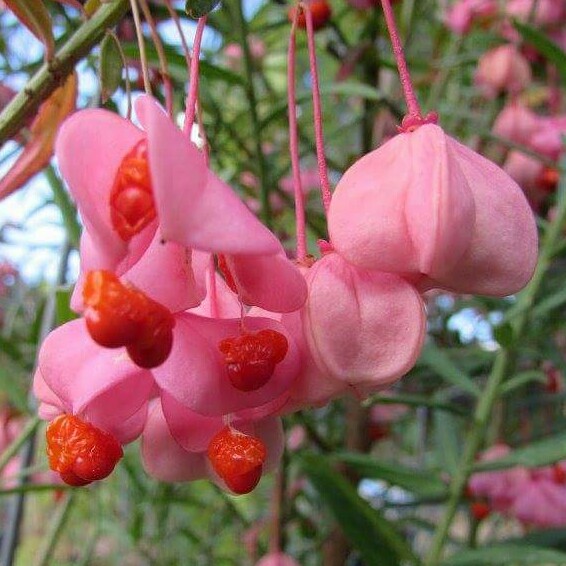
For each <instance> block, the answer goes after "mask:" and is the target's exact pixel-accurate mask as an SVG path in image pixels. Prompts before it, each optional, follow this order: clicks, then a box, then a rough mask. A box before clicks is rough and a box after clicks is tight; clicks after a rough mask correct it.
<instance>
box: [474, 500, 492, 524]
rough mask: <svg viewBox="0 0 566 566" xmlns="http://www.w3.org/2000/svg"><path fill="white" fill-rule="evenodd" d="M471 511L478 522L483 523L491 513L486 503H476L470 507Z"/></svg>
mask: <svg viewBox="0 0 566 566" xmlns="http://www.w3.org/2000/svg"><path fill="white" fill-rule="evenodd" d="M470 511H471V512H472V516H473V517H474V519H475V520H476V521H483V520H484V519H485V518H486V517H487V516H488V515H489V514H490V513H491V509H490V508H489V505H488V504H487V503H486V502H485V501H474V502H473V503H472V504H471V505H470Z"/></svg>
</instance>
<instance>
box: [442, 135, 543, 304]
mask: <svg viewBox="0 0 566 566" xmlns="http://www.w3.org/2000/svg"><path fill="white" fill-rule="evenodd" d="M449 145H450V147H451V150H452V151H453V154H454V156H455V158H456V159H457V161H458V163H459V165H460V167H461V169H462V171H463V173H464V176H465V177H466V179H467V181H468V184H469V186H470V187H471V188H472V191H473V195H474V201H475V204H476V221H475V225H474V230H473V235H472V241H471V242H470V245H469V247H468V249H467V250H466V252H465V253H464V255H463V256H462V258H461V259H460V261H458V263H457V265H455V266H454V267H453V268H452V269H451V270H446V271H440V272H439V273H438V278H436V283H435V284H433V285H432V286H439V287H442V288H446V289H449V290H452V291H455V292H458V293H475V294H479V295H491V296H496V297H499V296H505V295H510V294H513V293H516V292H518V291H520V290H521V289H522V288H523V287H524V286H525V285H526V284H527V283H528V282H529V281H530V279H531V277H532V275H533V272H534V269H535V267H536V262H537V254H538V235H537V227H536V223H535V219H534V216H533V213H532V211H531V207H530V206H529V203H528V202H527V199H526V198H525V195H524V194H523V192H522V191H521V189H520V187H518V186H517V184H516V183H515V182H514V181H513V180H512V179H511V178H510V177H509V176H508V175H507V174H506V173H505V171H503V170H502V169H501V168H500V167H498V166H497V165H495V163H493V162H491V161H489V160H488V159H486V158H485V157H482V156H481V155H479V154H477V153H475V152H474V151H472V150H471V149H470V148H468V147H466V146H464V145H462V144H460V143H458V142H457V141H456V140H454V139H451V138H449ZM433 279H435V278H434V277H433Z"/></svg>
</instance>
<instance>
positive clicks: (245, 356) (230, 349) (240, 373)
mask: <svg viewBox="0 0 566 566" xmlns="http://www.w3.org/2000/svg"><path fill="white" fill-rule="evenodd" d="M218 348H219V350H220V351H221V352H222V353H223V354H224V360H225V362H226V371H227V373H228V378H229V379H230V382H231V383H232V385H233V386H234V387H235V388H236V389H239V390H240V391H255V390H256V389H259V388H260V387H263V386H264V385H265V384H266V383H267V382H268V381H269V379H270V378H271V376H272V375H273V372H274V371H275V366H276V365H277V364H278V363H280V362H282V361H283V359H284V358H285V356H286V355H287V350H288V349H289V343H288V341H287V338H285V336H283V334H281V333H280V332H277V331H276V330H271V329H266V330H260V331H259V332H246V333H244V334H242V335H241V336H236V337H233V338H226V339H224V340H222V342H220V344H219V345H218Z"/></svg>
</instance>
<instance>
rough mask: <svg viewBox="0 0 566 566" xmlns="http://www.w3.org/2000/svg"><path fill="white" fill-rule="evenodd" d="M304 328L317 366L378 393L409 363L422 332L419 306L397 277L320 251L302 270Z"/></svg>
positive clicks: (415, 294)
mask: <svg viewBox="0 0 566 566" xmlns="http://www.w3.org/2000/svg"><path fill="white" fill-rule="evenodd" d="M307 280H308V281H309V298H308V301H307V303H306V305H305V307H304V309H305V310H304V317H303V324H304V332H305V335H306V340H307V343H308V346H309V350H310V352H311V354H312V356H313V359H314V361H315V362H316V364H317V365H318V367H319V368H320V369H321V370H323V371H324V372H326V373H327V374H328V375H329V376H330V377H331V378H333V379H335V380H338V381H342V382H345V383H348V384H349V385H351V386H353V387H354V388H356V386H358V385H359V386H362V387H363V388H364V391H365V392H367V391H368V389H370V390H372V391H378V390H381V389H384V388H386V387H388V386H389V385H391V384H392V383H393V382H395V381H396V380H397V379H399V378H400V377H401V376H403V375H404V374H405V373H407V372H408V371H409V370H410V369H411V368H412V366H413V365H414V363H415V361H416V359H417V357H418V355H419V353H420V350H421V347H422V344H423V340H424V336H425V324H426V317H425V312H424V305H423V302H422V299H421V297H420V295H419V293H418V292H417V290H416V289H415V288H414V287H413V286H412V285H411V284H409V283H407V282H406V281H405V280H404V279H402V278H401V277H399V276H397V275H393V274H388V273H379V272H374V271H369V270H364V269H360V268H357V267H355V266H352V265H351V264H349V263H348V262H346V261H345V260H344V259H342V258H341V257H340V255H338V254H337V253H330V254H327V255H325V256H324V257H323V258H322V259H321V260H320V261H318V262H317V263H315V265H314V266H313V267H311V269H310V271H309V273H308V274H307Z"/></svg>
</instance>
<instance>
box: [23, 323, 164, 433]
mask: <svg viewBox="0 0 566 566" xmlns="http://www.w3.org/2000/svg"><path fill="white" fill-rule="evenodd" d="M153 387H154V382H153V378H152V376H151V373H150V372H149V371H147V370H143V369H141V368H139V367H137V366H136V365H135V364H134V363H133V362H132V361H131V360H130V359H129V358H128V356H126V355H125V353H123V354H119V353H118V354H117V353H116V351H113V350H109V349H106V348H102V347H100V346H98V345H97V344H96V343H95V342H93V341H92V339H91V338H90V336H89V334H88V331H87V329H86V325H85V323H84V320H82V319H80V320H74V321H72V322H68V323H67V324H64V325H63V326H60V327H59V328H57V329H56V330H54V331H53V332H51V334H49V336H48V337H47V338H46V340H45V341H44V342H43V344H42V346H41V349H40V352H39V362H38V369H37V371H36V374H35V376H34V393H35V395H36V396H37V397H38V399H39V400H40V401H41V402H42V405H44V411H45V412H44V415H45V416H47V415H53V414H55V413H56V412H57V410H60V411H61V412H65V413H69V414H74V415H81V416H82V417H84V418H86V419H87V420H88V421H89V422H91V423H92V424H93V425H94V426H97V427H98V428H101V429H102V430H104V431H106V432H109V433H111V434H112V435H113V436H115V437H116V438H117V439H118V440H119V441H120V442H121V443H125V442H131V441H132V440H134V439H135V438H136V437H137V436H138V435H139V434H140V433H141V429H142V427H143V421H144V420H145V411H146V408H147V402H148V399H149V397H150V395H151V393H152V391H153Z"/></svg>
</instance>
